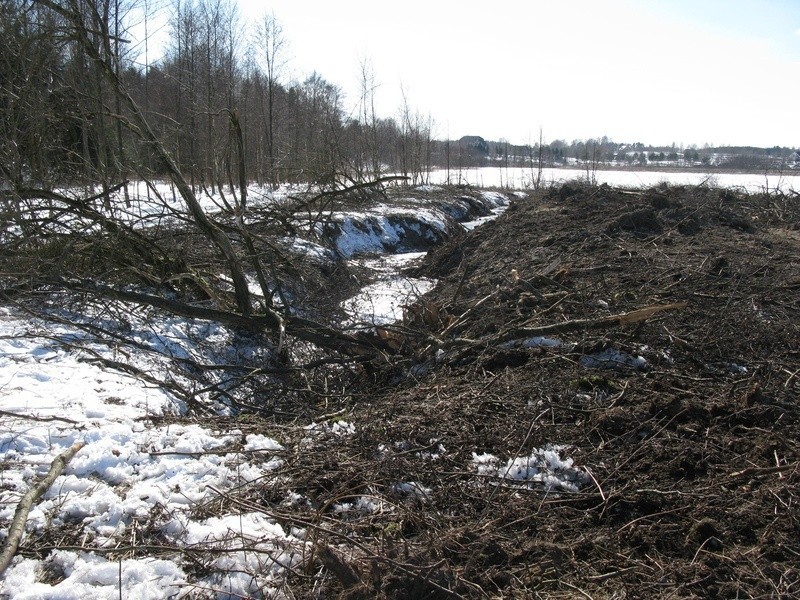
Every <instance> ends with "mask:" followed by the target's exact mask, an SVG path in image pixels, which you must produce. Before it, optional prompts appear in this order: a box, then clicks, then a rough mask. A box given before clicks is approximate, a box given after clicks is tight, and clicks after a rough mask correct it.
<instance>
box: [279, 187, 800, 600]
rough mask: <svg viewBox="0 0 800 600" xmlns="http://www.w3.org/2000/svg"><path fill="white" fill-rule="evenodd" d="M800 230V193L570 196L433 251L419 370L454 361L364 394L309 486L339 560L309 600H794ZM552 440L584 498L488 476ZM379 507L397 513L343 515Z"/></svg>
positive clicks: (305, 587)
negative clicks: (484, 461)
mask: <svg viewBox="0 0 800 600" xmlns="http://www.w3.org/2000/svg"><path fill="white" fill-rule="evenodd" d="M798 223H800V199H798V198H797V196H796V195H795V196H794V197H777V198H776V197H765V196H740V195H737V194H733V193H731V192H727V191H722V190H716V189H708V188H680V187H675V188H662V189H653V190H649V191H618V190H613V189H611V188H607V187H599V188H598V187H583V186H579V185H567V186H564V187H561V188H559V189H554V190H550V191H548V192H547V193H541V194H538V195H531V197H530V198H529V199H527V200H520V201H517V202H515V203H514V204H513V205H512V207H511V208H510V209H509V210H508V212H507V213H506V214H505V215H504V216H503V217H501V218H499V219H498V220H496V221H494V222H491V223H489V224H487V225H485V226H483V227H481V228H479V229H477V230H476V231H474V232H472V233H469V234H465V235H464V236H462V237H460V238H458V239H455V240H453V241H451V242H450V243H448V244H447V245H445V246H444V247H441V248H439V249H437V250H435V251H433V252H432V253H431V254H430V255H429V257H428V258H427V259H426V261H425V264H424V265H423V266H422V267H421V268H420V269H419V270H418V274H424V275H426V276H429V277H436V278H438V279H439V280H440V282H441V283H440V285H439V287H438V288H437V289H436V290H435V292H433V293H432V294H431V295H430V296H429V298H428V300H427V303H428V304H427V306H428V307H433V308H435V311H436V319H428V320H423V321H427V326H428V332H427V333H429V334H431V335H433V336H434V337H433V338H429V340H428V341H426V342H419V341H417V342H415V343H416V348H417V359H418V360H419V361H424V360H425V359H426V358H429V357H430V356H432V355H433V353H434V352H435V350H436V347H437V346H436V345H437V343H438V344H440V347H441V348H442V349H443V351H442V352H439V353H438V355H439V360H438V362H437V363H436V365H431V364H430V363H429V364H428V365H427V367H425V368H417V369H415V370H413V371H412V372H413V373H414V375H408V374H407V375H405V376H403V373H404V371H402V370H399V369H397V368H387V370H385V371H380V370H379V371H378V372H377V373H373V374H371V375H369V376H365V377H364V378H362V380H361V382H360V383H359V384H357V385H356V386H354V387H353V388H352V389H351V390H350V395H349V396H348V397H347V398H346V399H345V401H344V406H345V407H346V414H347V418H348V419H349V420H351V421H352V422H354V423H356V424H357V428H356V433H355V434H354V435H352V436H350V437H342V438H341V439H340V440H338V441H336V442H335V443H333V444H330V445H326V446H323V445H320V447H319V448H318V449H317V450H318V451H317V453H316V454H313V455H312V456H311V458H310V462H309V461H306V463H305V464H306V467H305V468H306V469H307V471H308V477H306V478H305V479H304V476H303V473H294V474H293V480H294V486H295V491H297V492H299V493H301V494H303V495H304V496H305V497H306V498H307V499H308V500H309V506H313V507H314V508H313V510H312V509H309V512H310V513H313V514H314V515H315V517H314V518H315V519H317V521H316V522H317V523H319V524H321V525H322V526H324V528H323V529H319V530H318V535H319V538H320V539H324V540H326V543H327V544H328V548H331V549H333V550H335V551H336V552H338V556H339V557H340V558H341V559H342V564H337V560H335V559H330V557H328V559H329V560H327V561H325V560H323V562H324V563H325V564H327V567H328V569H327V570H324V571H323V572H322V573H323V574H322V580H319V579H316V580H309V581H308V582H306V583H303V582H302V581H301V580H299V579H295V580H294V581H293V582H292V584H293V586H294V587H293V589H294V591H295V593H301V590H302V593H308V594H309V595H310V596H316V595H321V596H323V597H336V596H337V595H338V594H342V595H343V596H345V597H351V598H372V597H375V598H448V597H465V598H481V597H493V598H494V597H503V598H533V597H541V598H795V597H798V595H800V506H799V505H798V503H799V502H800V487H798V484H799V483H800V468H798V465H799V464H800V463H799V462H798V461H800V448H799V447H798V441H799V439H800V406H798V401H799V400H800V372H799V370H800V227H798ZM683 303H685V305H684V304H683ZM663 305H669V307H670V309H669V310H664V311H663V312H655V313H654V314H652V315H651V316H650V317H649V318H647V319H644V320H639V321H638V322H635V323H628V324H624V323H623V324H618V323H615V322H614V320H613V319H610V320H609V319H606V317H609V316H614V315H619V314H623V313H629V312H631V311H635V310H638V309H642V308H646V307H652V306H663ZM573 321H575V323H572V325H571V326H569V327H566V328H564V330H562V331H560V332H559V330H558V328H556V330H555V331H556V333H554V334H552V335H550V336H547V338H548V339H557V340H559V341H560V342H561V345H560V346H551V345H545V346H541V345H532V347H526V346H525V345H522V344H519V340H520V339H528V338H529V337H530V335H529V334H530V332H531V331H534V332H535V331H536V330H535V328H536V327H538V326H547V325H555V324H563V323H565V322H573ZM408 325H409V328H411V329H413V328H417V329H419V327H420V320H419V319H417V321H416V322H415V323H409V324H408ZM435 338H438V340H439V341H438V342H435V341H434V342H432V344H433V345H431V343H429V342H430V340H432V339H435ZM456 338H458V339H460V340H461V342H453V341H452V340H453V339H456ZM514 340H517V341H516V342H515V341H514ZM509 341H510V343H509ZM540 342H541V340H540ZM528 345H529V346H531V344H530V343H529V344H528ZM604 352H605V353H604ZM587 357H595V359H597V358H598V357H599V358H600V360H599V362H598V360H595V361H594V362H593V363H592V362H591V361H590V360H589V359H587ZM640 357H641V358H640ZM603 359H605V360H603ZM641 359H644V360H641ZM406 366H407V365H406ZM406 373H407V371H406ZM365 381H368V383H365ZM331 408H334V407H331ZM336 408H339V407H336ZM550 445H555V446H558V447H559V450H558V451H559V452H560V454H561V455H562V457H564V458H566V457H569V458H571V459H572V460H573V461H574V466H575V467H576V468H577V469H579V470H580V473H581V474H580V476H578V477H577V479H576V480H575V481H577V482H578V483H579V489H578V491H577V492H575V491H572V492H570V491H565V490H564V489H561V488H558V487H555V488H553V487H550V488H547V487H545V486H544V485H541V484H536V483H531V482H524V481H513V480H509V479H507V478H506V479H503V478H502V477H499V476H497V475H496V474H495V475H485V474H483V475H481V474H480V473H478V470H477V468H476V465H475V463H474V461H473V453H477V454H482V453H489V454H492V455H494V456H496V457H498V458H499V459H500V463H501V465H503V464H505V462H506V461H507V460H508V459H509V458H514V457H525V456H528V455H530V454H531V452H532V451H534V450H535V449H539V448H546V447H549V446H550ZM321 471H322V472H324V473H325V475H324V476H319V473H320V472H321ZM501 471H502V468H501ZM506 474H507V473H506ZM398 482H415V484H418V485H419V489H420V490H424V491H419V492H415V491H414V490H413V489H412V490H411V492H412V493H409V489H408V487H405V488H403V487H402V486H398ZM403 490H405V491H403ZM371 496H380V497H381V498H383V499H384V500H385V499H387V498H388V501H389V502H390V504H391V505H392V509H391V510H382V511H377V512H376V511H374V510H373V511H369V510H367V511H363V512H358V511H355V510H354V511H350V512H344V513H342V512H334V511H333V510H331V509H330V506H332V505H333V504H335V503H341V502H343V501H346V500H347V499H350V500H349V501H351V502H353V501H354V500H353V499H355V498H368V497H371ZM332 532H335V533H332ZM320 547H322V546H320ZM320 586H321V587H320ZM320 590H323V591H320Z"/></svg>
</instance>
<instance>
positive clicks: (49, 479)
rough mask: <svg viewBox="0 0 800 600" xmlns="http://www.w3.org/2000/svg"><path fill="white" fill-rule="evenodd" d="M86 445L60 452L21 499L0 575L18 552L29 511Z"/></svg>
mask: <svg viewBox="0 0 800 600" xmlns="http://www.w3.org/2000/svg"><path fill="white" fill-rule="evenodd" d="M85 445H86V443H85V442H76V443H74V444H72V446H70V447H69V448H68V449H67V450H65V451H64V452H62V453H61V454H59V455H58V456H57V457H56V458H55V459H54V460H53V463H52V464H51V465H50V471H48V473H47V475H45V477H44V479H42V480H41V481H40V482H39V483H37V484H36V485H35V486H33V487H32V488H31V489H29V490H28V492H27V493H26V494H25V495H24V496H23V497H22V500H20V501H19V504H18V505H17V510H16V511H15V512H14V519H13V520H12V521H11V526H10V527H9V528H8V537H7V538H6V542H5V544H3V551H2V552H0V575H2V574H3V573H5V571H6V569H7V568H8V565H10V564H11V560H12V559H13V558H14V555H15V554H16V553H17V548H18V547H19V542H20V540H22V534H23V532H24V531H25V522H26V521H27V520H28V513H29V512H30V511H31V507H32V506H33V503H34V502H36V500H38V499H39V497H40V496H41V495H42V494H44V493H45V492H46V491H47V490H48V489H50V486H51V485H53V482H54V481H55V480H56V477H58V476H59V475H61V473H62V472H63V471H64V469H65V468H66V466H67V463H68V462H69V461H70V460H72V457H73V456H75V455H76V454H77V453H78V451H79V450H80V449H81V448H83V447H84V446H85Z"/></svg>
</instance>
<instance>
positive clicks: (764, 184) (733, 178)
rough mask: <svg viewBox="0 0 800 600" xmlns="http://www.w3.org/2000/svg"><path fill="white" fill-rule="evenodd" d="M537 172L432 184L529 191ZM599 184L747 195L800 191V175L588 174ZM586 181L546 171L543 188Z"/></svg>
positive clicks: (484, 172) (434, 176) (582, 175)
mask: <svg viewBox="0 0 800 600" xmlns="http://www.w3.org/2000/svg"><path fill="white" fill-rule="evenodd" d="M536 176H537V173H536V171H535V170H534V171H531V169H530V168H501V167H481V168H474V169H463V170H461V171H458V170H450V172H449V173H448V172H447V171H444V170H437V171H432V172H431V173H430V181H431V183H433V184H438V185H442V184H445V183H452V184H468V185H473V186H477V187H501V188H510V189H527V188H531V187H532V182H533V179H534V177H536ZM592 178H593V180H594V181H595V182H596V183H598V184H603V183H607V184H608V185H610V186H613V187H625V188H643V187H652V186H655V185H659V184H661V183H668V184H670V185H711V186H715V187H721V188H731V189H736V190H743V191H746V192H748V193H751V194H752V193H760V192H764V191H769V192H771V193H774V192H775V191H778V190H780V191H783V192H789V191H792V190H794V191H800V175H798V174H792V173H787V174H784V175H776V174H770V175H765V174H764V173H756V174H750V173H723V172H720V173H711V172H695V171H687V172H684V173H679V172H675V173H673V172H667V171H614V170H597V171H594V172H590V173H589V179H592ZM574 180H583V181H586V180H587V172H586V169H550V168H547V169H543V170H542V180H541V181H542V185H545V186H549V185H554V184H561V183H564V182H567V181H574Z"/></svg>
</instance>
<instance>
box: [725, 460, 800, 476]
mask: <svg viewBox="0 0 800 600" xmlns="http://www.w3.org/2000/svg"><path fill="white" fill-rule="evenodd" d="M798 466H800V462H796V463H792V464H790V465H781V466H778V467H763V468H762V467H750V468H748V469H744V470H742V471H736V472H735V473H731V474H730V475H728V477H731V478H739V477H760V476H761V475H772V474H773V473H784V472H786V471H791V470H793V469H796V468H797V467H798Z"/></svg>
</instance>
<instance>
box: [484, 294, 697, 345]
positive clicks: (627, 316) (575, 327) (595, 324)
mask: <svg viewBox="0 0 800 600" xmlns="http://www.w3.org/2000/svg"><path fill="white" fill-rule="evenodd" d="M688 305H689V303H688V302H674V303H672V304H663V305H659V306H647V307H645V308H639V309H637V310H633V311H630V312H627V313H620V314H616V315H611V316H609V317H601V318H599V319H575V320H573V321H564V322H563V323H553V324H552V325H542V326H540V327H518V328H514V329H511V330H508V331H505V332H503V333H501V334H500V335H499V336H498V337H497V338H495V339H493V340H492V342H493V343H502V342H507V341H510V340H516V339H522V338H528V337H535V336H547V335H553V334H555V333H569V332H572V331H589V330H593V329H609V328H611V327H620V326H622V325H630V324H632V323H638V322H640V321H644V320H646V319H649V318H650V317H652V316H653V315H655V314H657V313H660V312H664V311H668V310H681V309H684V308H686V307H687V306H688Z"/></svg>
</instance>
